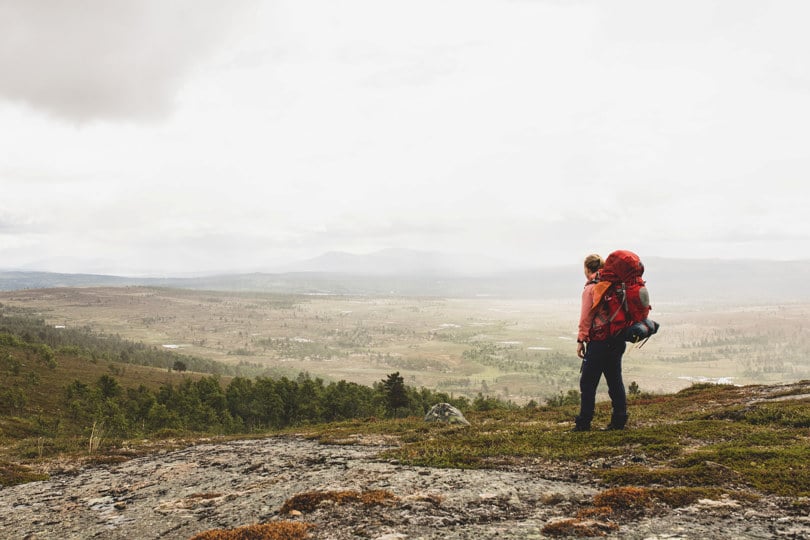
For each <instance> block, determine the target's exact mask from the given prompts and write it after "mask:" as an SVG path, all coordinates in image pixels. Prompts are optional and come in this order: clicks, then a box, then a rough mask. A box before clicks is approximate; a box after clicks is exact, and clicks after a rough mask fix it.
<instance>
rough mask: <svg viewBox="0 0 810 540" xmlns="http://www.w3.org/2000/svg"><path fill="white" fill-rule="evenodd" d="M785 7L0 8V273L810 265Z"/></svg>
mask: <svg viewBox="0 0 810 540" xmlns="http://www.w3.org/2000/svg"><path fill="white" fill-rule="evenodd" d="M808 20H810V2H806V1H803V0H799V1H794V2H791V1H780V2H762V1H742V0H729V1H726V2H714V1H709V0H699V1H679V2H672V1H667V2H664V1H652V0H639V1H619V0H612V1H610V2H603V1H599V0H593V1H587V0H580V1H577V0H546V1H543V0H488V1H477V0H459V1H445V0H429V1H420V0H407V1H404V0H403V1H389V0H367V1H356V0H346V1H341V2H335V1H334V0H289V1H287V0H278V1H270V0H268V1H260V0H238V1H234V0H229V1H228V2H221V1H214V0H210V1H207V0H206V1H202V0H173V1H171V2H166V1H165V0H71V1H67V0H0V187H1V188H2V190H1V191H0V268H2V269H14V268H26V269H39V270H50V271H62V272H99V273H117V274H124V275H141V274H179V273H189V272H192V273H193V272H215V271H224V270H244V271H254V270H263V269H272V268H273V267H275V266H276V265H279V264H283V263H286V262H289V261H294V260H300V259H305V258H308V257H313V256H316V255H319V254H321V253H323V252H326V251H334V250H338V251H348V252H353V253H367V252H372V251H375V250H379V249H383V248H389V247H396V248H411V249H420V250H437V251H451V252H458V253H475V254H481V255H486V256H490V257H497V258H501V259H503V260H504V261H505V262H515V263H524V264H533V265H544V264H554V265H559V264H568V263H571V264H574V265H579V264H580V263H581V259H582V257H583V256H584V255H586V254H587V253H590V252H593V251H597V252H602V253H604V254H606V253H607V252H608V251H610V250H612V249H617V248H628V249H633V250H636V251H638V252H639V253H640V254H641V255H642V256H645V255H646V256H664V257H690V258H711V257H720V258H773V259H781V260H786V259H806V258H810V219H808V217H807V216H808V205H810V181H809V180H810V178H808V173H809V172H810V32H808V31H807V21H808Z"/></svg>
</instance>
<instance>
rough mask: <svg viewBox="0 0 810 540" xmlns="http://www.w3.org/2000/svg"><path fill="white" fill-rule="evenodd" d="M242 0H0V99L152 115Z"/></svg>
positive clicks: (167, 103)
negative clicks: (0, 73) (21, 0)
mask: <svg viewBox="0 0 810 540" xmlns="http://www.w3.org/2000/svg"><path fill="white" fill-rule="evenodd" d="M246 5H247V2H246V1H241V0H239V1H237V2H215V1H213V0H211V1H209V0H177V1H172V2H163V1H162V0H138V1H137V2H132V1H129V0H76V1H71V2H68V1H59V0H58V1H54V2H51V1H38V0H32V1H26V2H12V1H2V2H0V72H2V74H3V76H2V77H0V99H3V98H5V99H6V100H10V101H16V102H23V103H25V104H27V105H28V106H30V107H32V108H34V109H37V110H40V111H44V112H47V113H49V114H52V115H54V116H57V117H60V118H63V119H66V120H70V121H74V122H85V121H89V120H95V119H129V120H154V119H159V118H162V117H165V116H166V115H167V114H169V113H170V112H171V110H172V108H173V105H174V98H175V95H176V93H177V92H178V90H179V89H180V88H181V86H182V85H183V82H184V79H185V77H187V76H188V75H189V73H190V72H191V70H192V69H193V68H194V66H195V64H196V63H197V62H199V61H201V60H203V59H205V58H206V57H207V56H208V55H210V54H211V53H212V52H213V50H214V47H215V46H216V45H217V44H218V43H220V41H221V38H222V37H223V36H224V35H225V34H226V32H227V30H228V28H229V27H230V26H231V23H232V22H233V20H234V19H236V18H238V16H239V15H240V14H242V13H244V8H245V6H246Z"/></svg>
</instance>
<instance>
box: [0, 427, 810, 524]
mask: <svg viewBox="0 0 810 540" xmlns="http://www.w3.org/2000/svg"><path fill="white" fill-rule="evenodd" d="M384 448H385V447H384V446H380V445H353V446H349V445H323V444H319V443H317V442H313V441H310V440H306V439H302V438H296V437H273V438H267V439H257V440H243V441H232V442H222V443H206V444H198V445H196V446H192V447H188V448H185V449H182V450H177V451H171V452H163V453H156V454H153V455H149V456H146V457H141V458H137V459H132V460H130V461H127V462H125V463H120V464H115V465H105V466H94V467H89V468H85V469H81V470H79V471H77V472H74V473H63V474H55V475H53V476H52V477H51V478H50V479H49V480H47V481H42V482H32V483H29V484H24V485H19V486H14V487H7V488H3V489H0V536H1V537H3V538H21V539H29V540H33V539H46V538H59V539H79V538H81V539H84V538H104V539H142V538H166V539H175V538H177V539H186V538H190V537H192V536H194V535H195V534H198V533H200V532H202V531H206V530H210V529H222V528H232V527H238V526H242V525H248V524H253V523H265V522H270V521H275V520H296V521H306V522H308V523H313V524H315V525H316V528H314V529H313V530H312V531H311V532H310V535H311V537H312V538H314V539H327V538H328V539H350V538H371V539H379V540H383V539H385V540H391V539H405V538H410V539H416V538H437V539H438V538H447V539H476V540H480V539H484V538H508V539H518V538H521V539H522V538H548V537H549V536H547V535H546V534H544V533H543V528H544V527H545V526H546V525H547V524H549V523H554V522H555V521H560V520H564V519H570V518H573V517H574V516H575V515H576V513H577V512H578V511H579V510H581V509H582V508H585V507H587V506H589V505H590V504H591V501H592V498H593V495H594V494H596V493H597V492H599V491H600V490H601V489H602V488H600V487H599V486H597V485H596V484H594V483H592V482H590V481H588V480H582V478H587V475H586V474H583V475H576V473H572V472H571V471H565V470H551V469H549V468H548V466H547V465H546V466H541V465H540V464H526V465H519V466H518V465H511V466H510V467H509V469H508V470H458V469H433V468H424V467H412V466H407V465H402V464H400V463H398V462H395V461H385V460H381V459H379V458H378V457H377V456H378V455H379V453H380V451H381V450H383V449H384ZM343 490H354V491H357V492H366V491H371V490H385V491H387V492H390V493H391V494H392V495H393V497H394V498H393V499H391V500H390V501H387V502H386V504H380V505H363V504H355V503H349V504H335V503H334V502H330V501H324V502H322V503H321V504H319V505H317V507H316V508H315V509H314V510H308V511H305V512H300V511H292V512H290V513H285V514H281V513H280V509H281V507H282V506H283V505H284V503H285V501H287V500H289V499H290V498H292V497H294V496H295V495H298V494H301V493H305V492H311V491H343ZM794 503H795V501H788V500H783V499H779V498H776V497H773V498H763V499H760V500H759V501H757V502H756V503H741V502H739V501H735V500H720V501H711V500H701V501H698V502H697V503H695V504H693V505H691V506H689V507H686V508H679V509H674V510H667V511H662V512H658V513H656V515H654V516H645V517H643V518H640V519H635V520H623V521H619V522H618V529H615V530H613V531H612V532H609V533H608V537H615V538H631V539H636V538H637V539H649V540H653V539H676V538H690V539H691V538H695V539H697V538H701V539H703V538H810V518H808V517H807V516H806V515H802V513H801V512H799V511H796V510H795V506H796V505H795V504H794Z"/></svg>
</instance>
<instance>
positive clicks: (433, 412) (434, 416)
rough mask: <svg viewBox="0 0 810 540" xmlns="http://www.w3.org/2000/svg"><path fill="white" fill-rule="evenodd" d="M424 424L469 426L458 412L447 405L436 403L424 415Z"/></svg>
mask: <svg viewBox="0 0 810 540" xmlns="http://www.w3.org/2000/svg"><path fill="white" fill-rule="evenodd" d="M425 422H445V423H447V424H463V425H465V426H469V425H470V423H469V422H468V421H467V419H466V418H464V415H463V414H462V413H461V411H460V410H458V409H457V408H455V407H453V406H452V405H450V404H449V403H437V404H436V405H434V406H433V407H431V408H430V410H429V411H428V412H427V414H426V415H425Z"/></svg>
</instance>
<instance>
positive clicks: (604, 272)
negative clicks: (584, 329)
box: [590, 250, 658, 341]
mask: <svg viewBox="0 0 810 540" xmlns="http://www.w3.org/2000/svg"><path fill="white" fill-rule="evenodd" d="M643 274H644V265H643V264H642V262H641V259H639V257H638V255H636V254H635V253H633V252H632V251H627V250H619V251H614V252H613V253H611V254H610V255H608V258H607V259H605V266H603V267H602V269H601V270H600V271H599V282H598V283H597V284H596V286H595V287H596V288H595V290H594V302H593V307H592V308H591V309H593V310H599V311H598V312H597V314H596V316H595V317H594V322H593V326H592V327H591V332H590V339H592V340H603V339H607V338H609V337H613V336H616V335H618V334H619V333H622V332H624V333H625V339H626V340H628V341H638V340H639V339H644V338H648V337H649V336H651V335H652V334H654V333H655V332H657V331H658V323H656V322H654V321H651V320H649V319H648V318H647V317H648V315H649V314H650V310H651V309H652V308H651V307H650V294H649V292H648V291H647V287H646V286H645V281H644V280H643V279H642V277H641V276H642V275H643Z"/></svg>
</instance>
